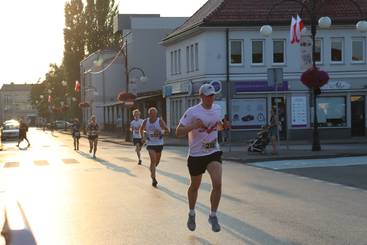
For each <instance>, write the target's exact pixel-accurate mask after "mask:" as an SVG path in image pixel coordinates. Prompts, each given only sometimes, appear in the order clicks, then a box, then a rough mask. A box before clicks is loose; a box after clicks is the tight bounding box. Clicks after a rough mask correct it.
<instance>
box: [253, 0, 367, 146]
mask: <svg viewBox="0 0 367 245" xmlns="http://www.w3.org/2000/svg"><path fill="white" fill-rule="evenodd" d="M284 2H286V1H284V0H283V1H280V2H277V3H275V4H273V6H272V7H271V9H270V11H269V13H268V15H267V16H268V18H269V17H270V16H271V12H272V11H273V10H274V8H275V7H276V6H278V5H280V4H282V3H284ZM287 2H295V3H297V4H299V5H300V7H301V8H302V9H301V12H302V11H303V10H304V9H305V10H306V12H307V14H308V16H309V18H310V26H311V38H312V67H311V68H310V69H309V70H307V71H306V72H305V73H303V74H302V78H301V80H302V82H304V83H305V84H306V85H307V81H305V80H304V79H303V78H304V76H308V77H307V78H311V79H310V80H311V81H310V83H312V86H311V85H307V86H308V87H309V88H310V90H311V96H312V101H313V108H314V110H313V141H312V151H320V150H321V146H320V137H319V132H318V120H317V104H316V103H317V102H316V97H317V95H318V94H320V87H321V86H322V85H323V84H325V83H327V81H328V79H329V77H328V75H327V73H325V72H322V71H319V70H318V68H317V67H316V55H315V54H316V46H315V42H316V33H317V25H319V27H320V28H321V29H326V28H329V27H330V26H331V19H330V18H329V17H327V16H324V17H320V16H319V14H320V13H319V11H321V10H323V7H324V5H325V4H326V3H327V2H328V1H321V0H303V1H299V0H287ZM350 2H351V3H352V4H353V5H354V6H355V7H356V8H357V9H358V11H359V13H360V15H361V17H363V12H362V10H361V8H360V6H359V5H358V4H357V3H356V2H355V1H353V0H350ZM267 21H268V20H267ZM268 22H269V21H268ZM356 28H357V30H358V31H359V32H367V21H365V20H360V21H359V22H358V23H357V24H356ZM272 31H273V30H272V27H271V26H270V25H263V26H262V27H261V29H260V32H261V34H262V35H263V36H265V37H268V36H270V35H271V34H272ZM307 72H308V73H309V74H306V73H307ZM325 79H326V81H325ZM318 82H320V83H318Z"/></svg>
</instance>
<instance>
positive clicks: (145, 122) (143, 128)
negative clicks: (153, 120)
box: [139, 120, 147, 140]
mask: <svg viewBox="0 0 367 245" xmlns="http://www.w3.org/2000/svg"><path fill="white" fill-rule="evenodd" d="M146 124H147V120H144V122H143V123H142V124H141V126H140V129H139V131H140V135H141V138H142V139H143V140H144V130H145V125H146Z"/></svg>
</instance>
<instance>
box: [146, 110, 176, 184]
mask: <svg viewBox="0 0 367 245" xmlns="http://www.w3.org/2000/svg"><path fill="white" fill-rule="evenodd" d="M144 131H145V132H146V135H147V136H146V137H147V138H146V139H147V140H146V142H147V150H148V152H149V157H150V177H151V178H152V186H153V187H157V184H158V181H157V179H156V168H157V166H158V164H159V162H160V160H161V156H162V150H163V143H164V142H163V135H164V134H165V133H169V129H168V128H167V126H166V123H165V122H164V121H163V119H161V118H159V117H158V110H157V108H155V107H150V108H149V109H148V118H147V119H145V120H144V122H143V124H142V125H141V127H140V134H141V135H144Z"/></svg>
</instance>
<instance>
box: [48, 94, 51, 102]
mask: <svg viewBox="0 0 367 245" xmlns="http://www.w3.org/2000/svg"><path fill="white" fill-rule="evenodd" d="M48 103H51V95H49V96H48Z"/></svg>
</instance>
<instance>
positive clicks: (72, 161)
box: [62, 158, 79, 164]
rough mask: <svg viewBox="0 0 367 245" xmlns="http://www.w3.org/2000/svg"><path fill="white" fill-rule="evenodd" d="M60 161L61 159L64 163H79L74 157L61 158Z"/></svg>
mask: <svg viewBox="0 0 367 245" xmlns="http://www.w3.org/2000/svg"><path fill="white" fill-rule="evenodd" d="M62 161H63V162H64V163H65V164H75V163H79V161H77V160H76V159H74V158H68V159H62Z"/></svg>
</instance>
